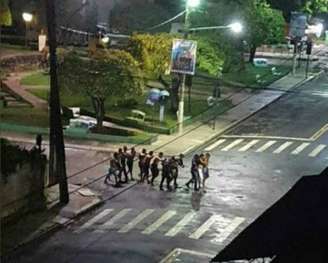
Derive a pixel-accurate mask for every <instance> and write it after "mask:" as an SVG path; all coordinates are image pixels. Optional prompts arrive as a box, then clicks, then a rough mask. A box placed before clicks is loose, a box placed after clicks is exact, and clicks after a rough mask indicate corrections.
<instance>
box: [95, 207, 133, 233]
mask: <svg viewBox="0 0 328 263" xmlns="http://www.w3.org/2000/svg"><path fill="white" fill-rule="evenodd" d="M131 210H132V209H131V208H125V209H122V210H121V211H120V212H119V213H118V214H117V215H116V216H114V217H112V218H111V219H110V220H109V221H107V222H106V223H105V224H103V225H102V226H100V229H99V230H96V231H95V232H96V233H104V231H105V230H109V229H111V228H112V227H113V226H114V225H115V223H116V221H118V220H120V219H121V218H122V217H124V216H125V215H126V214H127V213H129V212H130V211H131Z"/></svg>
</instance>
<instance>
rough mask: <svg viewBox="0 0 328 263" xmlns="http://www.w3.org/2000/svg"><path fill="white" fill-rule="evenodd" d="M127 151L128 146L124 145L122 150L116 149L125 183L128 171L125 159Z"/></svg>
mask: <svg viewBox="0 0 328 263" xmlns="http://www.w3.org/2000/svg"><path fill="white" fill-rule="evenodd" d="M127 151H128V148H127V147H126V146H124V147H123V150H122V149H121V148H120V149H119V150H118V153H119V155H120V161H121V169H122V172H121V173H122V174H123V175H124V181H123V183H127V182H128V171H127V169H126V160H127V154H128V153H127Z"/></svg>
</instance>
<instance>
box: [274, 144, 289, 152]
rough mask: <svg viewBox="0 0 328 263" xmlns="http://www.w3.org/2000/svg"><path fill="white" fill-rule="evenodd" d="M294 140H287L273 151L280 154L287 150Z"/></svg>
mask: <svg viewBox="0 0 328 263" xmlns="http://www.w3.org/2000/svg"><path fill="white" fill-rule="evenodd" d="M292 144H293V142H285V143H284V144H282V145H281V146H279V147H278V148H277V149H276V150H274V151H273V153H275V154H278V153H281V152H283V151H284V150H286V149H287V148H288V147H289V146H290V145H292Z"/></svg>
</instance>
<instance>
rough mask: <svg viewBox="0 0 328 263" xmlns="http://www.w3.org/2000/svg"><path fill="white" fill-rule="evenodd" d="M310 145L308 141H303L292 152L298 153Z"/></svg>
mask: <svg viewBox="0 0 328 263" xmlns="http://www.w3.org/2000/svg"><path fill="white" fill-rule="evenodd" d="M309 145H310V143H308V142H303V143H302V144H301V145H300V146H298V147H297V148H296V149H295V150H294V151H292V154H294V155H297V154H300V153H301V152H302V151H304V149H305V148H307V147H308V146H309Z"/></svg>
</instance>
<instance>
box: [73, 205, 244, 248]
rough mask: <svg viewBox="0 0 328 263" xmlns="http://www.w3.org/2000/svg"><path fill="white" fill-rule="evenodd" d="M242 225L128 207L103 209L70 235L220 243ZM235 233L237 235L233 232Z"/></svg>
mask: <svg viewBox="0 0 328 263" xmlns="http://www.w3.org/2000/svg"><path fill="white" fill-rule="evenodd" d="M244 222H245V218H243V217H233V216H226V215H219V214H210V213H200V212H197V211H176V210H167V209H145V210H142V211H140V210H137V209H132V208H124V209H104V210H102V211H101V212H99V213H98V214H96V215H94V216H93V217H91V218H90V219H89V220H88V221H86V222H85V223H84V224H82V225H79V224H78V225H76V226H74V230H73V232H74V233H75V234H80V233H82V232H87V231H88V232H93V233H95V234H101V233H107V232H109V231H116V232H117V233H120V234H127V233H129V232H130V231H137V232H139V233H140V234H142V235H151V234H155V233H160V234H163V235H164V236H165V237H166V238H173V237H175V236H177V235H184V236H185V237H187V238H189V239H193V240H197V239H201V238H206V237H207V238H208V239H210V240H211V242H212V243H213V242H214V243H223V242H224V241H225V240H227V239H228V238H229V236H231V235H232V234H233V233H235V232H237V229H238V227H240V225H242V224H243V223H244ZM235 234H237V233H235Z"/></svg>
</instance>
